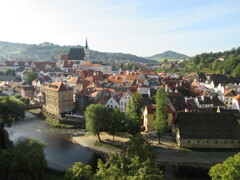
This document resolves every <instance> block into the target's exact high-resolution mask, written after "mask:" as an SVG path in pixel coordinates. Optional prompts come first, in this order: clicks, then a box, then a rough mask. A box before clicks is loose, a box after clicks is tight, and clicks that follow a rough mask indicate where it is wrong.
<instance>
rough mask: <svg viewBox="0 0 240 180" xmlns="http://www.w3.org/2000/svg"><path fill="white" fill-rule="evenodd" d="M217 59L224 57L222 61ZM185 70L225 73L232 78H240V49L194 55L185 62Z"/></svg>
mask: <svg viewBox="0 0 240 180" xmlns="http://www.w3.org/2000/svg"><path fill="white" fill-rule="evenodd" d="M219 57H224V60H222V61H221V60H218V59H219ZM185 68H186V70H187V71H188V72H196V71H198V72H199V71H202V72H204V71H206V72H207V71H209V72H215V73H223V72H225V73H226V74H229V75H232V76H233V77H235V76H239V77H240V47H238V48H233V49H231V50H229V51H224V52H216V53H212V52H210V53H202V54H199V55H196V56H194V57H192V58H190V59H189V61H187V62H186V64H185Z"/></svg>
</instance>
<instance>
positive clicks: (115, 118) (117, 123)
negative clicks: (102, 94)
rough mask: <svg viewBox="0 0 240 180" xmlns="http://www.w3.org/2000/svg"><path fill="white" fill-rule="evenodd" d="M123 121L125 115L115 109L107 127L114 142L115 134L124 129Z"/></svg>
mask: <svg viewBox="0 0 240 180" xmlns="http://www.w3.org/2000/svg"><path fill="white" fill-rule="evenodd" d="M123 120H124V114H123V113H122V112H121V111H120V110H119V109H113V111H112V114H111V118H110V121H109V122H108V126H107V129H108V132H109V134H111V135H112V136H113V141H114V135H115V133H116V132H118V131H120V130H122V129H123Z"/></svg>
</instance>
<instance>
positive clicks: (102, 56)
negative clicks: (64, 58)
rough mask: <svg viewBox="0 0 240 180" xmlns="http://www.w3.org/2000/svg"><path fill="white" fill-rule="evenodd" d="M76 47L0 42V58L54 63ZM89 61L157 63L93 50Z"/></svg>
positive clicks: (122, 54) (133, 56)
mask: <svg viewBox="0 0 240 180" xmlns="http://www.w3.org/2000/svg"><path fill="white" fill-rule="evenodd" d="M76 47H82V46H80V45H78V46H59V45H56V44H53V43H48V42H44V43H41V44H38V45H36V44H24V43H11V42H3V41H0V57H4V58H11V59H21V60H36V61H56V60H58V58H59V55H60V54H64V53H68V52H69V49H70V48H76ZM90 59H92V60H93V61H106V60H130V61H135V62H144V63H157V61H155V60H150V59H146V58H142V57H138V56H135V55H132V54H124V53H109V52H99V51H93V50H90Z"/></svg>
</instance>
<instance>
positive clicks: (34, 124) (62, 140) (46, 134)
mask: <svg viewBox="0 0 240 180" xmlns="http://www.w3.org/2000/svg"><path fill="white" fill-rule="evenodd" d="M25 116H26V118H25V119H24V120H21V121H17V122H14V123H12V126H11V127H10V128H6V130H7V131H8V133H9V137H10V139H11V140H12V141H13V142H16V141H17V139H18V138H19V137H21V136H24V137H29V138H33V139H37V140H40V141H42V142H44V143H45V144H46V147H45V150H44V153H45V156H46V159H47V162H48V166H49V167H51V168H55V169H59V170H66V169H67V168H69V167H71V166H72V165H73V164H74V163H75V162H78V161H80V162H83V163H85V164H91V165H96V161H97V158H98V157H99V155H98V154H95V153H93V152H91V151H90V150H88V149H86V148H84V147H82V146H80V145H78V144H75V143H73V142H72V141H71V137H70V136H69V135H66V134H64V132H63V131H67V130H66V129H65V130H64V129H57V128H54V127H51V126H50V125H49V124H48V123H47V122H45V121H43V120H41V119H39V118H37V117H36V116H34V115H32V114H31V113H28V112H26V114H25Z"/></svg>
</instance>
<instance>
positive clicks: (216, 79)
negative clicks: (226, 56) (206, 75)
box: [209, 74, 232, 87]
mask: <svg viewBox="0 0 240 180" xmlns="http://www.w3.org/2000/svg"><path fill="white" fill-rule="evenodd" d="M209 80H210V82H211V81H213V83H214V86H215V87H217V86H218V84H220V83H222V84H228V83H231V82H232V79H229V78H228V77H227V76H225V75H223V74H211V75H210V79H209Z"/></svg>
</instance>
